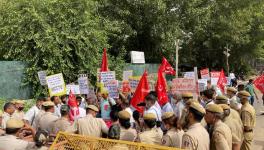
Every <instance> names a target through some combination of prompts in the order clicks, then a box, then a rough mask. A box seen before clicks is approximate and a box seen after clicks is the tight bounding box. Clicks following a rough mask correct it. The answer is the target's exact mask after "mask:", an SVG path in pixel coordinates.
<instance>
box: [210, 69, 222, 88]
mask: <svg viewBox="0 0 264 150" xmlns="http://www.w3.org/2000/svg"><path fill="white" fill-rule="evenodd" d="M220 73H221V72H220V71H211V84H212V85H217V82H218V79H219V77H220Z"/></svg>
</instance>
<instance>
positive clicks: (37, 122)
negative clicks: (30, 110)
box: [33, 110, 45, 129]
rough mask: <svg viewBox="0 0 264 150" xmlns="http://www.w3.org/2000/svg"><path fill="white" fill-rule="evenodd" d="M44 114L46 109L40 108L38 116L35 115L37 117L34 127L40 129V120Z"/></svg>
mask: <svg viewBox="0 0 264 150" xmlns="http://www.w3.org/2000/svg"><path fill="white" fill-rule="evenodd" d="M44 114H45V111H44V110H40V111H39V112H38V114H37V115H36V117H35V119H34V123H33V125H34V127H35V128H36V129H38V128H39V127H40V125H39V121H40V118H41V117H42V116H43V115H44Z"/></svg>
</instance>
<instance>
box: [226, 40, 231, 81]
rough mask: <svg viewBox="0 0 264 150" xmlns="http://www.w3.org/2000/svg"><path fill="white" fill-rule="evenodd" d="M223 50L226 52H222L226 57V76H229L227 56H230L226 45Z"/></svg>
mask: <svg viewBox="0 0 264 150" xmlns="http://www.w3.org/2000/svg"><path fill="white" fill-rule="evenodd" d="M225 50H226V51H224V54H225V55H226V66H227V75H228V76H229V60H228V59H229V56H230V53H229V52H230V51H231V50H230V49H229V47H228V44H227V45H226V47H225Z"/></svg>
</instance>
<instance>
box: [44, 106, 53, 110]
mask: <svg viewBox="0 0 264 150" xmlns="http://www.w3.org/2000/svg"><path fill="white" fill-rule="evenodd" d="M52 107H54V106H43V108H44V110H45V111H48V110H49V109H51V108H52Z"/></svg>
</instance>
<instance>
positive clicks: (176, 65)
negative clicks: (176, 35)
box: [175, 39, 180, 78]
mask: <svg viewBox="0 0 264 150" xmlns="http://www.w3.org/2000/svg"><path fill="white" fill-rule="evenodd" d="M179 42H180V40H179V39H176V40H175V46H176V53H175V58H176V60H175V71H176V74H175V76H176V78H178V63H179Z"/></svg>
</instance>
